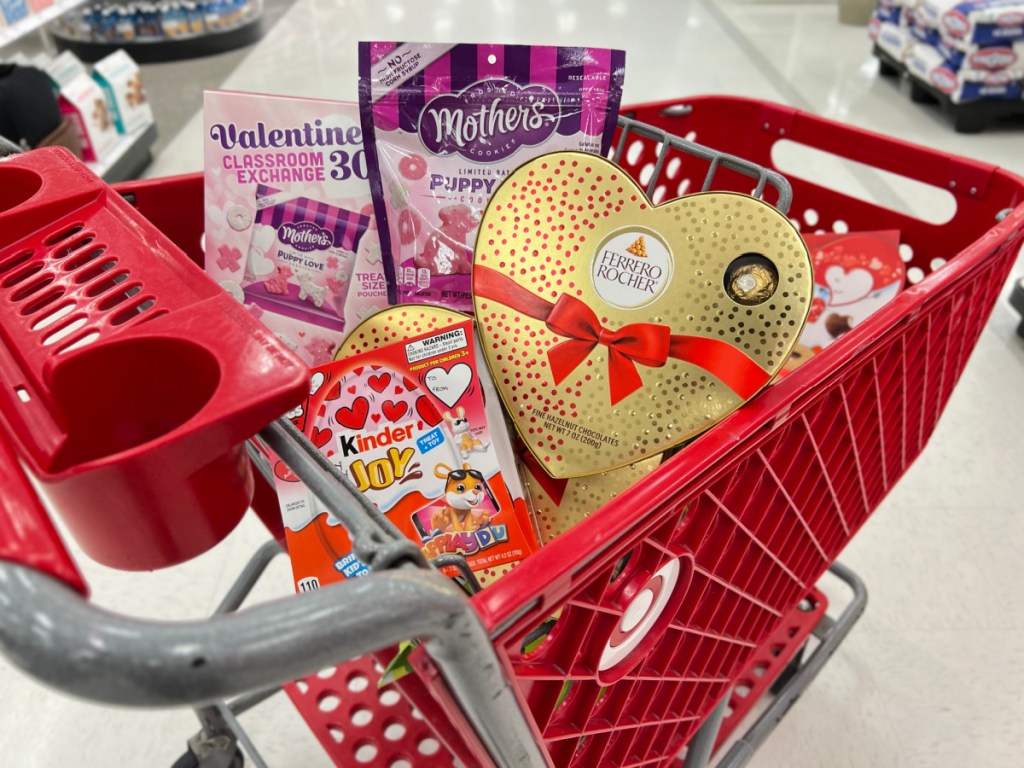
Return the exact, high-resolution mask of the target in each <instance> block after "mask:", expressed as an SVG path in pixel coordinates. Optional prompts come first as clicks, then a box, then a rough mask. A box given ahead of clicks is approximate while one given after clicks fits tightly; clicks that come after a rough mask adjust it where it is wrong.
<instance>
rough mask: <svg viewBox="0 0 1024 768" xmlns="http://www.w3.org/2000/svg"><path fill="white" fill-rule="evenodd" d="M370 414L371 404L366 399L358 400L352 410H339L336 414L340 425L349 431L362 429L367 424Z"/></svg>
mask: <svg viewBox="0 0 1024 768" xmlns="http://www.w3.org/2000/svg"><path fill="white" fill-rule="evenodd" d="M369 412H370V404H369V403H368V402H367V401H366V398H365V397H360V398H358V399H357V400H356V401H355V402H354V403H352V407H351V408H339V409H338V412H337V413H336V414H335V418H336V419H337V420H338V423H339V424H341V425H342V426H344V427H348V428H349V429H362V428H363V425H364V424H366V414H368V413H369Z"/></svg>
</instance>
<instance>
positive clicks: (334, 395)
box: [324, 381, 341, 400]
mask: <svg viewBox="0 0 1024 768" xmlns="http://www.w3.org/2000/svg"><path fill="white" fill-rule="evenodd" d="M339 397H341V382H340V381H336V382H334V386H333V387H331V391H330V392H328V393H327V397H325V398H324V399H325V400H337V399H338V398H339Z"/></svg>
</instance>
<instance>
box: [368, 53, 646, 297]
mask: <svg viewBox="0 0 1024 768" xmlns="http://www.w3.org/2000/svg"><path fill="white" fill-rule="evenodd" d="M625 60H626V55H625V53H624V52H623V51H614V50H607V49H601V48H567V47H546V46H529V45H468V44H467V45H441V44H433V43H360V44H359V104H360V116H361V118H362V125H363V134H364V135H365V136H366V137H367V143H366V149H367V158H368V160H369V169H370V183H371V186H372V189H373V199H374V210H375V212H376V214H377V221H378V222H379V223H380V240H381V249H382V251H383V254H384V269H385V273H386V275H387V278H388V297H389V299H390V301H391V303H392V304H406V303H415V302H426V303H429V304H437V305H440V306H444V307H448V308H450V309H455V310H459V311H463V312H470V311H472V308H473V303H472V295H471V293H470V277H469V275H470V265H471V262H472V257H473V246H474V243H475V241H476V233H477V227H478V225H479V223H480V214H481V212H482V211H483V209H484V208H485V207H486V206H487V202H488V201H489V200H490V197H491V193H493V192H494V190H495V189H496V188H497V187H498V185H499V184H500V183H501V180H502V179H504V178H505V176H507V175H508V174H509V173H510V172H511V171H512V170H514V169H515V168H516V167H517V166H519V165H521V164H522V163H525V162H526V161H527V160H530V159H531V158H534V157H536V156H538V155H542V154H544V153H546V152H553V151H555V150H560V149H576V150H584V151H589V152H599V153H602V154H604V153H606V152H607V151H608V146H609V144H610V142H611V137H612V133H613V132H614V130H615V119H616V116H617V115H618V111H619V99H620V97H621V95H622V81H623V75H624V71H625Z"/></svg>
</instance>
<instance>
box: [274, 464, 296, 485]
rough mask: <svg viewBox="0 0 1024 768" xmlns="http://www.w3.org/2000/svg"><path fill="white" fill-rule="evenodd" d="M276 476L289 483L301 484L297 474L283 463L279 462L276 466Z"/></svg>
mask: <svg viewBox="0 0 1024 768" xmlns="http://www.w3.org/2000/svg"><path fill="white" fill-rule="evenodd" d="M274 475H275V476H276V477H279V478H280V479H282V480H284V481H285V482H288V483H297V482H299V478H297V477H296V476H295V473H294V472H292V470H291V468H290V467H289V466H288V465H287V464H285V463H284V462H283V461H279V462H277V463H276V464H274Z"/></svg>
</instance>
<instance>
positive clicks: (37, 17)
mask: <svg viewBox="0 0 1024 768" xmlns="http://www.w3.org/2000/svg"><path fill="white" fill-rule="evenodd" d="M84 2H85V0H54V3H53V5H51V6H50V7H48V8H44V9H43V10H41V11H39V12H38V13H30V14H29V15H28V16H26V17H25V18H24V19H21V20H20V21H16V22H14V23H13V24H11V25H10V26H7V27H3V28H2V29H0V48H3V47H4V46H5V45H8V44H9V43H13V42H14V41H15V40H17V39H18V38H19V37H23V36H25V35H27V34H28V33H29V32H32V31H34V30H36V29H39V27H41V26H42V25H43V24H46V23H47V22H48V21H51V20H52V19H55V18H57V17H58V16H60V15H61V14H62V13H64V12H65V11H68V10H71V9H72V8H74V7H75V6H76V5H81V4H82V3H84Z"/></svg>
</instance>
